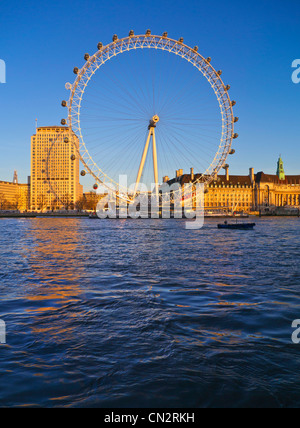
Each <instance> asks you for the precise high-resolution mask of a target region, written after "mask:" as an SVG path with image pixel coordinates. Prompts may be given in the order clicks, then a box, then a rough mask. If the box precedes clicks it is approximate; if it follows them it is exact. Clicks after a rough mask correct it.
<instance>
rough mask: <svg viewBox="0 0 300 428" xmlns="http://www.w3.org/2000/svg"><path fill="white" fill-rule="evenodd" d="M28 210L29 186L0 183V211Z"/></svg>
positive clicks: (6, 182)
mask: <svg viewBox="0 0 300 428" xmlns="http://www.w3.org/2000/svg"><path fill="white" fill-rule="evenodd" d="M29 209H30V185H29V184H19V183H16V182H8V181H0V210H1V211H3V210H18V211H27V210H29Z"/></svg>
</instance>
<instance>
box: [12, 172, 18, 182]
mask: <svg viewBox="0 0 300 428" xmlns="http://www.w3.org/2000/svg"><path fill="white" fill-rule="evenodd" d="M13 183H14V184H18V172H17V171H16V170H15V171H14V178H13Z"/></svg>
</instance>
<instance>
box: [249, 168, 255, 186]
mask: <svg viewBox="0 0 300 428" xmlns="http://www.w3.org/2000/svg"><path fill="white" fill-rule="evenodd" d="M249 176H250V179H251V184H253V183H254V168H250V169H249Z"/></svg>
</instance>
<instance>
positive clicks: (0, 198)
mask: <svg viewBox="0 0 300 428" xmlns="http://www.w3.org/2000/svg"><path fill="white" fill-rule="evenodd" d="M6 207H7V200H6V199H5V195H4V193H0V210H3V209H5V208H6Z"/></svg>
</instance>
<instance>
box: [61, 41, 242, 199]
mask: <svg viewBox="0 0 300 428" xmlns="http://www.w3.org/2000/svg"><path fill="white" fill-rule="evenodd" d="M115 37H116V36H115ZM115 37H114V38H115ZM143 48H149V49H160V50H163V51H168V52H169V53H173V54H176V55H179V56H181V58H182V59H185V60H187V61H188V62H190V63H192V65H193V66H195V67H196V68H197V69H198V70H199V71H200V72H201V73H202V75H203V76H204V77H205V78H206V80H207V81H208V83H209V84H210V86H211V88H212V89H213V91H214V93H215V95H216V97H217V100H218V104H219V108H220V112H221V117H222V137H221V139H220V143H219V147H218V150H217V152H216V154H215V157H214V159H213V160H212V162H211V163H210V165H209V166H208V168H207V169H206V171H205V172H204V173H203V174H201V176H200V177H199V178H197V179H196V180H195V181H194V182H193V183H192V184H194V185H195V184H196V183H199V182H201V183H204V184H205V185H209V184H210V183H211V182H212V181H214V180H215V179H216V177H217V174H218V172H219V171H220V170H221V168H222V167H223V166H224V164H225V162H226V159H227V157H228V155H229V154H230V151H231V147H232V141H233V139H234V138H236V137H235V135H236V134H234V123H235V118H234V114H233V105H234V104H233V102H232V101H231V99H230V96H229V93H228V86H225V84H224V82H223V80H222V78H221V73H220V72H218V71H216V69H215V68H214V67H213V66H212V65H211V63H210V61H209V59H205V58H204V57H203V56H202V55H201V54H200V53H199V52H198V48H197V49H196V47H195V48H191V47H190V46H188V45H186V44H184V43H183V42H182V41H180V40H179V41H177V40H175V39H172V38H169V37H167V36H165V35H163V36H158V35H152V34H147V33H146V34H145V35H129V36H128V37H125V38H122V39H116V40H113V42H111V43H109V44H107V45H106V46H103V47H101V49H99V50H98V51H97V52H96V53H95V54H94V55H92V56H88V58H87V60H86V63H85V64H84V66H83V67H82V68H81V69H80V70H79V69H76V70H77V73H76V74H77V77H76V79H75V81H74V83H73V85H71V84H67V85H66V88H67V89H69V90H70V97H69V101H68V103H67V105H66V107H68V119H67V122H68V127H69V132H70V135H71V134H72V133H74V134H75V135H76V136H77V137H78V138H79V145H78V146H77V153H78V156H79V158H80V160H81V162H82V164H83V165H84V168H85V169H86V170H87V171H88V173H89V174H90V175H91V176H92V177H93V178H94V179H95V181H96V183H98V184H101V185H104V187H107V188H111V186H112V185H113V186H117V187H115V188H117V189H118V190H119V191H120V188H119V184H118V183H116V182H115V181H114V180H113V179H111V178H110V177H109V176H108V175H107V174H106V173H105V172H104V171H102V169H101V168H100V167H99V166H98V165H97V164H96V163H95V161H94V160H93V158H92V156H91V155H90V154H89V151H88V148H87V147H86V145H85V141H84V137H83V135H82V129H81V122H80V113H81V103H82V99H83V96H84V93H85V90H86V88H87V86H88V83H89V81H90V80H91V79H92V77H93V75H94V74H95V73H96V71H98V70H99V68H101V66H103V65H104V64H105V63H106V62H107V61H109V60H110V59H111V58H112V57H116V56H117V55H120V54H122V53H125V52H128V51H131V50H133V49H143ZM74 72H75V69H74ZM71 141H72V139H71ZM122 191H123V192H125V189H122Z"/></svg>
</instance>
